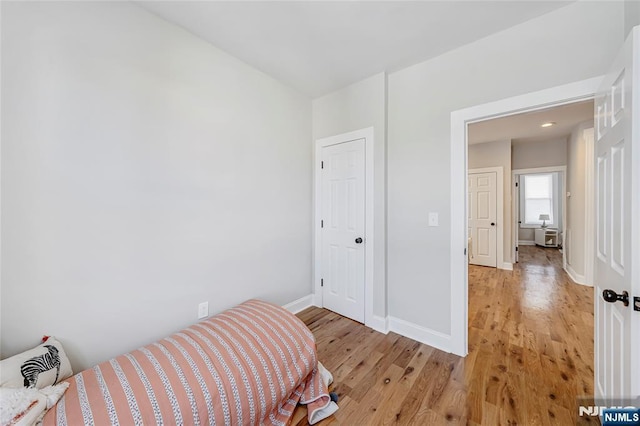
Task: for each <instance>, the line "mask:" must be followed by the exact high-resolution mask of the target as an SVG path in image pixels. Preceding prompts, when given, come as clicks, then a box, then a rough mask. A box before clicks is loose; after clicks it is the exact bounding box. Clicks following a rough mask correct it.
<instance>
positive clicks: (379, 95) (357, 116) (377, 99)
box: [312, 73, 387, 317]
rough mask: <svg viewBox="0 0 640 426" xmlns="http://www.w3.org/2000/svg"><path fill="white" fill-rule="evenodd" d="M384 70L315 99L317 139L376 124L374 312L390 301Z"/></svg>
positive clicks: (381, 311) (382, 310) (382, 313)
mask: <svg viewBox="0 0 640 426" xmlns="http://www.w3.org/2000/svg"><path fill="white" fill-rule="evenodd" d="M386 90H387V82H386V75H385V74H384V73H380V74H376V75H374V76H372V77H369V78H367V79H365V80H362V81H360V82H358V83H355V84H352V85H350V86H347V87H345V88H344V89H341V90H338V91H336V92H333V93H330V94H328V95H325V96H322V97H320V98H317V99H314V100H313V106H312V110H313V120H312V127H313V140H314V141H315V140H317V139H321V138H325V137H328V136H334V135H337V134H341V133H346V132H350V131H353V130H358V129H363V128H367V127H373V132H374V136H373V141H374V145H375V147H374V165H373V168H374V238H375V244H374V254H373V257H374V283H373V288H374V292H375V293H374V295H373V312H374V314H375V315H378V316H381V317H385V316H386V315H387V305H386V299H387V296H386V292H387V290H386V219H385V217H386V163H385V158H386V99H387V93H386Z"/></svg>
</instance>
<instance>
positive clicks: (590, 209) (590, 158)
mask: <svg viewBox="0 0 640 426" xmlns="http://www.w3.org/2000/svg"><path fill="white" fill-rule="evenodd" d="M582 138H583V140H584V149H585V165H584V280H585V283H586V284H587V285H590V286H593V274H594V266H595V262H594V261H593V259H594V258H595V236H596V226H595V215H596V208H595V191H596V190H595V136H594V127H590V128H587V129H584V130H583V131H582ZM565 191H566V190H565Z"/></svg>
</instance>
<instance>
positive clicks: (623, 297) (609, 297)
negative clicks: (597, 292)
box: [602, 289, 629, 306]
mask: <svg viewBox="0 0 640 426" xmlns="http://www.w3.org/2000/svg"><path fill="white" fill-rule="evenodd" d="M602 298H603V299H604V300H605V301H607V302H609V303H616V302H617V301H620V302H622V303H623V304H624V306H629V293H627V292H626V291H623V292H622V294H618V293H616V292H615V291H613V290H609V289H607V290H604V291H603V292H602Z"/></svg>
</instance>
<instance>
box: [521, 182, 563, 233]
mask: <svg viewBox="0 0 640 426" xmlns="http://www.w3.org/2000/svg"><path fill="white" fill-rule="evenodd" d="M557 175H558V174H557V173H537V174H525V175H521V176H520V185H521V192H520V194H521V206H520V208H521V212H520V221H521V224H520V226H521V227H523V228H537V227H539V226H540V225H542V221H541V220H540V219H539V217H540V215H541V214H548V215H549V220H547V221H546V224H547V225H549V226H552V227H557V226H558V220H557V218H558V216H559V215H558V196H557V194H558V190H557V184H558V176H557Z"/></svg>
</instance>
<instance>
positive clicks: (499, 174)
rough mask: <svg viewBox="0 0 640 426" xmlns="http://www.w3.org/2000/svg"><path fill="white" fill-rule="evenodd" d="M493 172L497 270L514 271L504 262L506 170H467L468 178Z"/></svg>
mask: <svg viewBox="0 0 640 426" xmlns="http://www.w3.org/2000/svg"><path fill="white" fill-rule="evenodd" d="M492 172H495V173H496V268H497V269H506V270H511V269H513V267H512V265H511V264H507V263H506V262H505V261H504V169H503V168H502V167H484V168H480V169H469V170H467V176H468V175H470V174H476V173H492ZM468 190H469V189H468V188H467V191H468ZM467 227H468V223H467ZM467 238H468V237H467Z"/></svg>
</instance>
